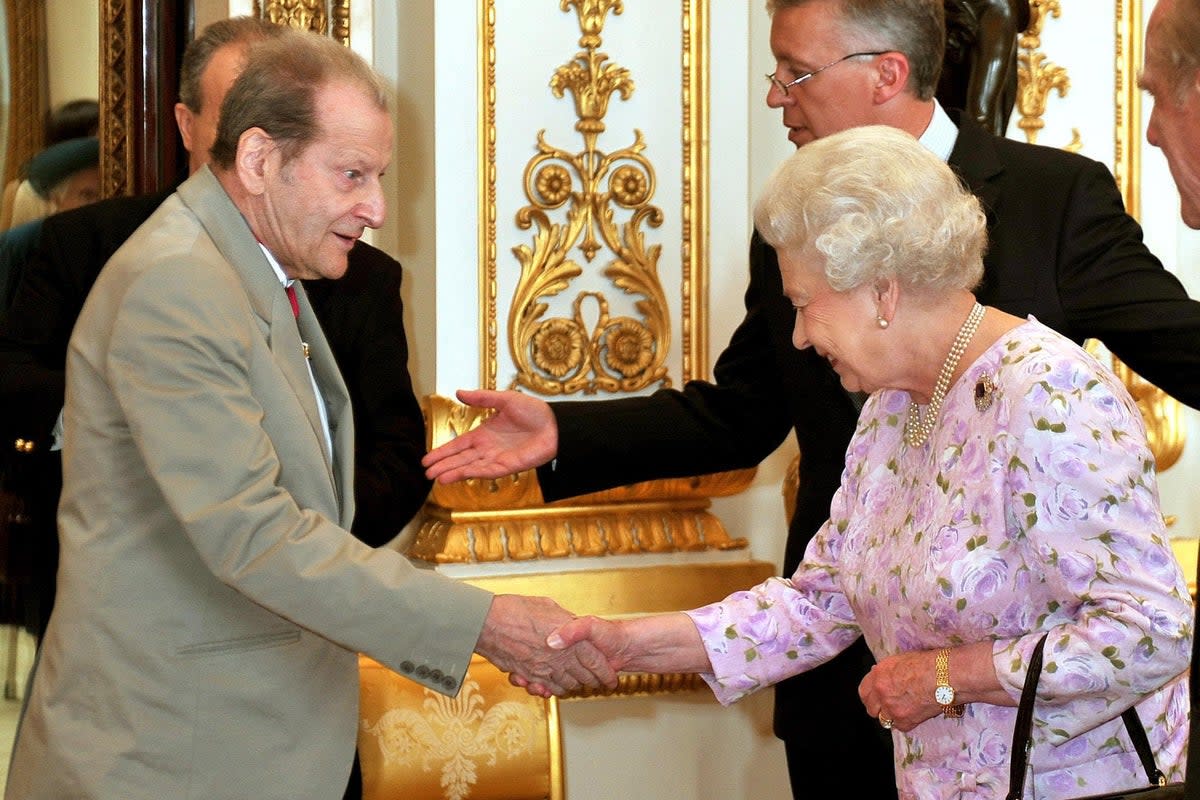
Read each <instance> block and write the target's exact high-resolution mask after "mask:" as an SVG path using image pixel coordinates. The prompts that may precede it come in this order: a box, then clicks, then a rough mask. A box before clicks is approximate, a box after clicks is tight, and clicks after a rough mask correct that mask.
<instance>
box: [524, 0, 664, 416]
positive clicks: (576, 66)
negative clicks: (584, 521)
mask: <svg viewBox="0 0 1200 800" xmlns="http://www.w3.org/2000/svg"><path fill="white" fill-rule="evenodd" d="M571 6H574V7H575V10H576V12H577V13H578V15H579V27H580V30H581V32H582V35H581V37H580V39H579V43H580V46H582V47H584V48H585V50H584V51H582V52H579V53H577V54H576V55H575V57H574V59H572V60H571V61H570V62H568V63H566V64H564V65H562V66H560V67H559V68H558V69H557V70H556V71H555V73H554V75H553V76H552V77H551V79H550V90H551V92H552V93H553V94H554V96H555V97H557V98H563V97H565V96H566V95H568V94H569V95H570V96H571V98H572V101H573V102H574V105H575V116H576V122H575V130H576V131H578V132H579V133H580V134H581V136H582V137H583V145H584V146H583V149H582V150H580V151H574V152H572V151H569V150H567V149H565V148H562V147H557V146H554V145H552V144H550V143H549V142H547V140H546V132H545V130H544V129H543V130H541V131H539V132H538V135H537V151H538V152H537V154H536V155H535V156H534V157H533V158H532V159H531V160H530V161H529V163H528V164H527V165H526V167H525V173H524V192H525V197H526V199H527V200H528V201H529V205H527V206H525V207H524V208H522V209H521V210H520V211H518V212H517V216H516V223H517V225H518V226H519V227H520V228H521V229H523V230H528V229H530V228H532V229H534V236H533V241H532V243H531V244H521V245H517V246H516V247H514V248H513V253H514V254H515V255H516V257H517V260H518V261H519V262H520V265H521V275H520V278H519V280H518V283H517V288H516V290H515V292H514V294H513V298H512V304H511V306H510V309H509V319H508V331H509V347H510V350H511V352H512V357H513V362H514V364H515V366H516V369H517V374H516V376H515V377H514V379H513V381H512V384H511V386H512V388H517V387H524V388H526V389H530V390H532V391H534V392H537V393H539V394H544V395H570V394H577V393H581V392H582V393H584V394H595V393H597V392H600V391H604V392H630V391H637V390H639V389H643V388H645V387H647V386H650V385H652V384H656V383H657V384H658V385H660V386H670V385H671V379H670V378H669V377H668V375H667V368H666V366H665V362H666V358H667V353H668V351H669V345H670V337H671V320H670V317H669V314H668V308H667V299H666V295H665V293H664V292H663V288H662V283H661V281H660V280H659V276H658V260H659V256H660V254H661V250H662V248H661V246H660V245H648V244H647V242H646V237H645V232H644V228H646V227H650V228H656V227H658V226H660V225H661V224H662V219H663V217H662V211H661V210H660V209H659V208H657V207H656V206H654V205H652V204H651V202H650V201H651V200H652V198H653V197H654V192H655V172H654V167H653V165H652V164H651V163H650V161H649V160H648V159H647V158H646V157H645V155H644V150H645V148H646V143H645V139H644V137H643V135H642V133H641V131H635V132H634V141H633V143H632V144H630V145H628V146H626V147H623V148H621V149H619V150H616V151H613V152H606V151H603V150H601V149H600V146H599V139H600V136H601V135H602V134H603V133H604V132H605V124H604V118H605V116H606V115H607V114H608V106H609V103H610V102H611V101H612V99H613V97H614V96H615V95H620V97H621V98H622V99H629V97H630V96H631V95H632V94H633V91H634V82H633V79H632V77H631V76H630V74H629V70H628V69H625V68H624V67H621V66H619V65H617V64H614V63H612V62H610V61H609V58H608V56H607V55H606V54H605V53H601V52H599V51H598V50H597V48H598V47H599V46H600V44H601V41H602V40H601V34H602V33H603V30H604V20H605V17H606V15H607V14H608V13H609V12H610V11H612V12H615V13H617V14H619V13H621V12H622V11H623V9H624V6H623V4H622V3H621V2H619V0H562V1H561V8H562V10H563V11H567V10H568V8H569V7H571ZM619 217H620V218H621V219H623V220H624V221H619ZM573 251H578V253H579V254H581V255H582V257H583V261H584V262H585V263H588V264H590V263H591V262H593V261H595V260H596V259H597V258H600V257H602V256H607V255H611V258H609V260H608V262H607V265H606V266H605V267H604V269H603V270H602V273H601V274H602V275H603V276H604V277H605V278H607V279H608V280H609V281H610V282H611V283H612V285H613V286H615V287H616V288H619V289H621V290H622V291H624V292H625V293H626V294H631V295H635V296H638V297H640V298H642V299H640V300H637V301H636V302H634V304H633V306H634V308H635V309H636V311H637V315H636V316H634V315H623V314H613V312H612V301H611V300H610V298H609V297H608V296H607V295H606V294H605V293H604V292H600V291H582V292H579V293H578V294H577V295H576V297H575V298H574V300H573V301H572V302H571V304H570V309H571V314H570V316H560V317H547V316H546V315H547V313H548V312H549V310H550V304H549V303H548V302H547V301H548V299H549V298H551V297H554V296H556V295H559V294H561V293H562V292H564V291H566V290H567V289H568V288H570V285H571V283H572V281H574V279H576V278H578V277H579V276H580V275H582V274H583V272H584V267H583V266H582V265H581V264H580V262H579V261H578V260H576V257H574V256H573V255H572V253H573Z"/></svg>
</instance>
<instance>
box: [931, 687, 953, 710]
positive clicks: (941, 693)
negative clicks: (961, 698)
mask: <svg viewBox="0 0 1200 800" xmlns="http://www.w3.org/2000/svg"><path fill="white" fill-rule="evenodd" d="M933 699H934V700H936V701H938V702H939V703H941V704H942V705H944V706H952V705H954V689H953V688H951V687H949V686H939V687H937V688H936V689H934V691H933Z"/></svg>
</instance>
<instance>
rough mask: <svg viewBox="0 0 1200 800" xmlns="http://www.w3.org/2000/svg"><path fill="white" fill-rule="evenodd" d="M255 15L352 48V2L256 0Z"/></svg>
mask: <svg viewBox="0 0 1200 800" xmlns="http://www.w3.org/2000/svg"><path fill="white" fill-rule="evenodd" d="M254 15H255V16H257V17H260V18H261V19H265V20H268V21H270V22H273V23H275V24H276V25H287V26H290V27H293V28H300V29H301V30H305V31H313V32H314V33H319V34H321V35H325V34H328V35H329V36H331V37H333V38H334V39H336V40H337V41H338V42H340V43H341V44H344V45H347V46H348V45H349V44H350V0H265V1H264V0H254Z"/></svg>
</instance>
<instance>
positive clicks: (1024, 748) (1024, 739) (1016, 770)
mask: <svg viewBox="0 0 1200 800" xmlns="http://www.w3.org/2000/svg"><path fill="white" fill-rule="evenodd" d="M1048 635H1049V634H1043V635H1042V638H1041V639H1038V643H1037V645H1036V646H1035V647H1034V648H1033V654H1032V655H1031V656H1030V657H1029V669H1028V670H1027V671H1026V673H1025V683H1024V684H1023V685H1022V687H1021V702H1020V705H1018V706H1017V721H1016V724H1015V726H1014V727H1013V740H1012V760H1011V762H1010V763H1009V767H1008V770H1009V771H1008V794H1007V795H1006V796H1005V800H1021V797H1022V796H1023V795H1024V792H1025V765H1026V762H1027V760H1028V758H1029V750H1030V748H1031V747H1032V746H1033V738H1032V732H1033V730H1032V729H1033V704H1034V701H1035V699H1036V697H1037V685H1038V679H1039V678H1040V677H1041V674H1042V660H1043V652H1042V651H1043V650H1045V647H1046V637H1047V636H1048ZM1195 655H1196V642H1195V639H1194V638H1193V641H1192V656H1193V660H1195ZM1196 672H1197V671H1196V670H1194V671H1193V672H1192V674H1191V675H1189V676H1188V679H1189V686H1190V687H1191V686H1194V684H1195V683H1196ZM1193 697H1194V695H1193ZM1195 705H1196V702H1195V700H1192V707H1193V717H1192V718H1193V719H1195V713H1194V712H1195ZM1121 720H1122V721H1123V722H1124V723H1125V730H1126V731H1127V732H1128V733H1129V740H1130V741H1131V742H1132V743H1133V749H1134V750H1136V751H1137V754H1138V758H1139V759H1141V761H1142V768H1143V769H1144V770H1146V779H1147V780H1148V781H1149V785H1150V786H1163V785H1165V784H1166V777H1165V776H1164V775H1163V774H1162V771H1161V770H1159V768H1158V765H1157V764H1155V763H1154V751H1153V750H1152V749H1151V748H1150V740H1149V739H1148V738H1147V737H1146V729H1145V728H1143V727H1142V721H1141V719H1140V718H1139V717H1138V714H1137V710H1136V709H1135V708H1134V707H1133V706H1130V707H1129V708H1127V709H1125V711H1124V712H1123V713H1122V714H1121ZM1190 732H1191V731H1189V733H1190ZM1198 752H1200V751H1198V750H1197V742H1196V738H1195V737H1191V738H1189V740H1188V758H1189V761H1188V763H1189V764H1200V762H1197V761H1191V757H1192V756H1194V755H1198ZM1190 773H1191V771H1190V770H1189V775H1190ZM1187 785H1188V787H1189V789H1188V790H1185V795H1184V796H1185V797H1186V798H1191V797H1192V793H1194V792H1195V791H1196V789H1195V786H1196V781H1195V780H1189V781H1188V782H1187Z"/></svg>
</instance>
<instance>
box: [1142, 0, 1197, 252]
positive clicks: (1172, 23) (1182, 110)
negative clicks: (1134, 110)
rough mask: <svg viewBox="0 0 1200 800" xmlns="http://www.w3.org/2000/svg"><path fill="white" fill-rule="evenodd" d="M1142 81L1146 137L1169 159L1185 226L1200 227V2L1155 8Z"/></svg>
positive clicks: (1182, 0)
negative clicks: (1146, 98) (1147, 101)
mask: <svg viewBox="0 0 1200 800" xmlns="http://www.w3.org/2000/svg"><path fill="white" fill-rule="evenodd" d="M1140 84H1141V87H1142V88H1143V89H1145V90H1146V91H1147V92H1149V93H1150V95H1151V97H1153V98H1154V108H1153V109H1152V110H1151V112H1150V123H1149V125H1148V126H1147V128H1146V140H1147V141H1148V142H1150V144H1152V145H1154V146H1155V147H1158V148H1161V149H1162V151H1163V155H1165V156H1166V157H1167V164H1168V165H1169V167H1170V169H1171V177H1172V178H1174V180H1175V185H1176V186H1177V187H1178V188H1179V197H1180V201H1181V202H1180V214H1181V216H1182V217H1183V222H1184V224H1185V225H1187V226H1188V227H1189V228H1194V229H1200V2H1197V0H1159V2H1158V3H1157V4H1156V5H1155V6H1154V10H1153V11H1152V12H1150V22H1149V23H1148V24H1147V26H1146V64H1145V66H1144V67H1143V69H1142V74H1141V78H1140Z"/></svg>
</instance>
